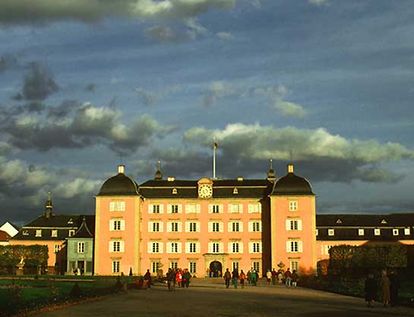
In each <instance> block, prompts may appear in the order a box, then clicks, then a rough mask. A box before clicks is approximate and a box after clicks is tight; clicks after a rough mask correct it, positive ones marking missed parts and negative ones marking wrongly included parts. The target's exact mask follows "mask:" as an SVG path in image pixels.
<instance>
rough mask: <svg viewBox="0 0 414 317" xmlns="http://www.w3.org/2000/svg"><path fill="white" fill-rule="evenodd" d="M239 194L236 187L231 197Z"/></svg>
mask: <svg viewBox="0 0 414 317" xmlns="http://www.w3.org/2000/svg"><path fill="white" fill-rule="evenodd" d="M238 193H239V190H238V189H237V187H234V189H233V195H237V194H238Z"/></svg>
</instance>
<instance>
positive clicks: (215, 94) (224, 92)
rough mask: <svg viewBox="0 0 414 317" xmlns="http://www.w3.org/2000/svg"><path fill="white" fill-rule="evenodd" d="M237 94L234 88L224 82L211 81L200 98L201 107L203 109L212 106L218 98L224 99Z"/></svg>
mask: <svg viewBox="0 0 414 317" xmlns="http://www.w3.org/2000/svg"><path fill="white" fill-rule="evenodd" d="M234 94H238V91H237V90H236V89H235V87H234V86H232V85H231V84H229V83H227V82H225V81H213V82H212V83H211V84H210V85H209V87H208V88H207V89H206V90H205V92H204V96H203V97H202V101H201V102H202V105H203V106H204V107H209V106H212V105H213V104H215V103H216V102H217V100H218V99H219V98H224V97H228V96H232V95H234Z"/></svg>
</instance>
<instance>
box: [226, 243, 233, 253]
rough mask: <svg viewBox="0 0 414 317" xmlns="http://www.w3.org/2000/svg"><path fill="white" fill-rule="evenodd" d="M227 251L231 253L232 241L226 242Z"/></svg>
mask: <svg viewBox="0 0 414 317" xmlns="http://www.w3.org/2000/svg"><path fill="white" fill-rule="evenodd" d="M227 253H233V242H229V243H227Z"/></svg>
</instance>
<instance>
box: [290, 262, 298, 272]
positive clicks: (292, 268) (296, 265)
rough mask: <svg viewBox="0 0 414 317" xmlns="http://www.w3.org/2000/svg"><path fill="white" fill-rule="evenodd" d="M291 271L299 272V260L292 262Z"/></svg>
mask: <svg viewBox="0 0 414 317" xmlns="http://www.w3.org/2000/svg"><path fill="white" fill-rule="evenodd" d="M290 270H291V272H293V271H298V270H299V262H298V261H297V260H292V261H290Z"/></svg>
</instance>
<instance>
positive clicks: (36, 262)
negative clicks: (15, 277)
mask: <svg viewBox="0 0 414 317" xmlns="http://www.w3.org/2000/svg"><path fill="white" fill-rule="evenodd" d="M48 257H49V256H48V248H47V246H44V245H30V246H25V245H7V246H0V273H3V274H11V273H13V272H14V269H15V268H16V265H17V264H18V263H19V262H20V260H21V259H22V258H23V260H24V263H25V267H37V266H43V267H44V266H46V265H47V259H48Z"/></svg>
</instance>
